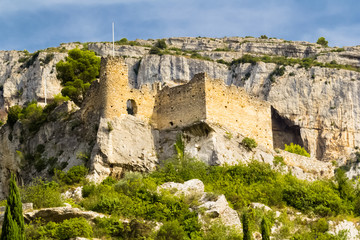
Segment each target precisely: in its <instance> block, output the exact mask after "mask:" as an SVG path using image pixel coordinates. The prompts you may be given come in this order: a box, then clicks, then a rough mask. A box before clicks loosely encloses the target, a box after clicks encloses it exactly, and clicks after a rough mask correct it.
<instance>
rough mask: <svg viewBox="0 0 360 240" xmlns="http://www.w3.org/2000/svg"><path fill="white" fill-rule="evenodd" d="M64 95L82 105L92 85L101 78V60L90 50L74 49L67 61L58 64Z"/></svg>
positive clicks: (57, 68) (58, 75)
mask: <svg viewBox="0 0 360 240" xmlns="http://www.w3.org/2000/svg"><path fill="white" fill-rule="evenodd" d="M56 70H57V72H58V74H57V77H58V79H60V80H61V81H62V85H63V86H64V88H63V89H62V90H61V93H62V95H64V96H68V97H69V98H70V99H71V100H72V101H74V102H75V103H76V104H78V105H80V104H81V102H82V100H83V99H84V97H85V93H86V91H87V90H88V89H89V87H90V84H91V83H92V82H93V81H94V80H95V79H96V78H97V77H98V76H99V71H100V58H99V57H97V56H96V55H95V53H94V52H92V51H89V50H80V49H77V48H75V49H72V50H70V51H69V56H68V57H67V58H66V60H65V61H62V60H61V61H60V62H58V63H57V64H56Z"/></svg>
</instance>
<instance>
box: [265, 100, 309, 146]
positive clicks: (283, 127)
mask: <svg viewBox="0 0 360 240" xmlns="http://www.w3.org/2000/svg"><path fill="white" fill-rule="evenodd" d="M271 120H272V133H273V141H274V143H273V145H274V148H280V149H284V146H285V144H288V145H289V144H290V143H294V144H298V145H300V146H301V147H304V142H303V140H302V138H301V135H300V127H299V126H297V125H294V124H293V123H292V122H291V121H290V120H289V119H286V118H283V117H281V116H280V115H279V113H278V111H276V109H274V108H273V107H271Z"/></svg>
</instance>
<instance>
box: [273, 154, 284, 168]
mask: <svg viewBox="0 0 360 240" xmlns="http://www.w3.org/2000/svg"><path fill="white" fill-rule="evenodd" d="M273 163H274V165H275V167H277V166H279V165H280V166H284V165H286V164H285V161H284V158H283V157H282V156H274V162H273Z"/></svg>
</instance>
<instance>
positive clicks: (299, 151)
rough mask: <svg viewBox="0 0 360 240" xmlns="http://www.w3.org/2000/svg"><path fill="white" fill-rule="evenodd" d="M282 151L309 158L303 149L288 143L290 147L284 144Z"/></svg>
mask: <svg viewBox="0 0 360 240" xmlns="http://www.w3.org/2000/svg"><path fill="white" fill-rule="evenodd" d="M284 150H285V151H287V152H291V153H295V154H298V155H301V156H305V157H310V154H309V153H308V152H307V151H306V150H305V148H303V147H301V146H300V145H297V144H294V143H290V145H287V144H285V149H284Z"/></svg>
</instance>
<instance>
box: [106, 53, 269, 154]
mask: <svg viewBox="0 0 360 240" xmlns="http://www.w3.org/2000/svg"><path fill="white" fill-rule="evenodd" d="M100 72H101V75H100V93H101V98H102V101H101V102H102V117H104V118H108V119H112V118H114V117H118V116H120V115H122V114H131V115H135V116H136V117H138V118H140V119H142V120H145V121H147V122H149V123H150V124H151V125H152V126H153V128H155V129H159V130H165V129H173V128H182V127H186V126H190V125H193V124H196V123H200V122H205V123H212V124H218V125H220V126H224V127H226V128H228V129H230V130H233V131H236V132H238V133H240V134H242V135H243V136H247V137H251V138H254V139H255V140H256V141H257V142H258V143H260V144H262V145H264V146H266V147H268V148H273V135H272V121H271V106H270V104H268V103H267V102H264V101H261V100H258V99H257V98H255V97H252V96H250V95H248V94H247V93H246V92H245V91H244V90H243V89H241V88H238V87H236V86H226V85H225V83H224V82H223V81H222V80H219V79H211V78H209V77H208V76H207V74H206V73H199V74H196V75H195V76H194V77H193V78H192V79H191V81H189V82H188V83H186V84H183V85H179V86H174V87H169V86H165V87H163V88H162V87H161V85H160V83H156V84H153V85H152V86H147V85H144V86H142V87H141V88H140V89H136V88H133V87H131V86H129V83H128V68H127V66H126V65H125V63H124V61H123V60H122V59H121V58H114V57H108V58H103V59H102V61H101V71H100Z"/></svg>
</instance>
